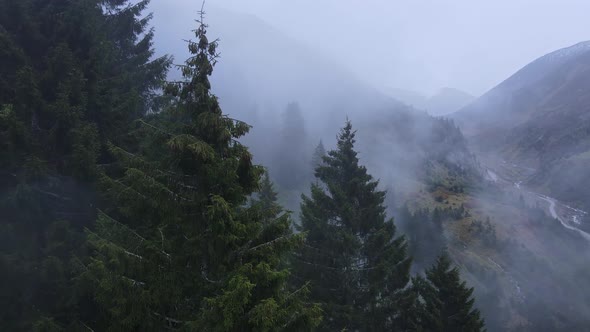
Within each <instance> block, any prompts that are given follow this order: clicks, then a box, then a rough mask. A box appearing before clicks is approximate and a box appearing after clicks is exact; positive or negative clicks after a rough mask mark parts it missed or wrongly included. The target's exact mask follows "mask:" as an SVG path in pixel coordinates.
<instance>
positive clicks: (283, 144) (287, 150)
mask: <svg viewBox="0 0 590 332" xmlns="http://www.w3.org/2000/svg"><path fill="white" fill-rule="evenodd" d="M306 140H307V132H306V129H305V118H304V117H303V113H302V111H301V107H300V106H299V104H298V103H296V102H293V103H289V104H288V105H287V108H286V109H285V112H284V113H283V125H282V128H281V135H280V139H279V141H278V145H277V147H276V151H275V162H274V163H273V166H274V168H273V174H274V179H275V180H276V182H277V184H278V185H279V186H280V187H281V188H283V189H286V190H295V189H300V188H302V187H303V184H304V183H305V182H307V176H308V175H309V173H308V169H309V166H308V165H309V159H308V158H309V152H310V151H309V149H308V145H307V143H306Z"/></svg>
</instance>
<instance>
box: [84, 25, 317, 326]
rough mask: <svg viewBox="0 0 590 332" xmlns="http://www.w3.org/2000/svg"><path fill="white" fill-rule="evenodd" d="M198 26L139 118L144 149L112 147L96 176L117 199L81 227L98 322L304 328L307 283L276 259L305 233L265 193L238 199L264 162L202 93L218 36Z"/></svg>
mask: <svg viewBox="0 0 590 332" xmlns="http://www.w3.org/2000/svg"><path fill="white" fill-rule="evenodd" d="M201 22H202V21H201ZM195 34H196V38H197V40H196V41H191V42H189V45H188V48H189V51H190V52H191V54H192V56H191V57H190V58H189V59H188V60H187V61H186V63H185V65H183V66H181V70H182V73H183V76H184V80H183V81H180V82H173V83H171V84H170V85H169V86H168V88H167V92H168V93H169V94H171V95H172V96H173V97H174V101H173V104H172V105H171V107H170V108H169V109H166V110H165V111H164V112H162V113H161V114H158V115H155V116H153V117H152V118H151V119H146V120H145V121H141V123H140V124H141V130H140V132H142V133H143V134H144V136H143V138H142V144H141V145H140V146H141V150H140V151H138V152H137V153H134V154H131V153H129V152H128V151H125V150H123V149H121V148H120V147H117V146H112V148H111V151H112V153H113V154H114V155H115V156H116V158H117V160H118V161H119V165H118V167H116V168H115V169H114V170H111V171H110V172H108V173H107V174H108V176H105V177H104V178H103V187H104V189H105V193H106V194H107V195H108V196H109V197H110V199H112V200H113V202H116V204H117V206H118V207H119V208H118V209H116V210H113V211H111V212H110V213H109V214H108V215H107V214H106V213H101V214H100V216H99V219H98V224H97V229H96V230H94V231H93V230H89V231H88V234H89V235H88V239H89V244H90V245H91V246H92V248H94V250H95V254H94V255H93V262H92V263H91V264H90V265H89V266H88V272H87V273H86V274H85V275H84V276H85V279H86V280H88V281H89V282H90V283H91V284H92V285H93V287H94V288H95V296H96V298H97V299H98V302H99V304H100V307H101V309H102V311H103V312H105V313H106V316H105V317H103V319H102V320H101V321H99V322H97V325H96V327H97V328H98V329H100V330H106V329H110V330H125V331H132V330H140V331H161V330H164V329H187V330H193V331H277V330H308V329H312V328H313V327H314V326H316V325H317V323H318V321H319V315H320V312H319V309H318V308H317V307H316V306H314V305H307V304H306V303H305V302H304V301H303V300H304V298H305V295H306V293H307V288H306V287H305V286H303V287H301V288H299V289H295V290H291V289H289V288H288V285H287V283H286V280H287V278H288V276H289V271H288V270H287V269H286V268H284V266H283V265H282V263H281V259H282V258H283V257H284V256H285V255H287V254H288V253H289V252H291V251H292V250H294V248H295V247H296V246H298V245H299V244H300V243H302V235H294V234H293V233H292V231H291V221H290V218H289V216H288V214H284V213H283V214H281V213H280V209H279V208H278V206H272V208H271V209H266V208H265V207H264V205H266V204H270V203H271V202H272V195H269V197H266V196H265V197H263V198H262V201H261V203H260V204H259V203H257V202H256V201H255V202H254V203H253V204H251V205H247V204H246V203H247V199H248V197H249V196H250V195H252V194H253V193H254V192H255V191H256V189H257V188H258V186H259V180H260V176H261V175H262V171H263V170H262V168H261V167H259V166H255V165H253V164H252V156H251V155H250V153H249V151H248V149H247V148H246V147H245V146H243V145H242V144H240V143H239V142H238V138H240V137H242V136H243V135H245V134H246V133H247V132H248V130H249V126H248V125H246V124H245V123H243V122H241V121H237V120H234V119H231V118H229V117H227V116H226V115H224V114H223V112H222V110H221V108H220V106H219V103H218V101H217V98H216V97H215V96H214V95H213V94H211V91H210V89H211V85H210V82H209V76H210V75H211V74H212V71H213V66H214V65H215V62H216V59H217V50H216V49H217V42H216V41H209V40H208V39H207V36H206V25H204V24H203V23H200V24H199V26H198V28H197V29H196V30H195ZM267 184H268V183H267ZM266 189H269V188H266ZM271 189H272V188H271ZM273 204H276V203H273Z"/></svg>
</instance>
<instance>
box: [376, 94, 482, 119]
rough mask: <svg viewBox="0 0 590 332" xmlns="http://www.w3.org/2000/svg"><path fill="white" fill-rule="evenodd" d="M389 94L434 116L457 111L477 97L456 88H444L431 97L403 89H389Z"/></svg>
mask: <svg viewBox="0 0 590 332" xmlns="http://www.w3.org/2000/svg"><path fill="white" fill-rule="evenodd" d="M387 94H388V95H390V96H392V97H393V98H395V99H397V100H399V101H401V102H403V103H405V104H406V105H409V106H412V107H414V108H416V109H419V110H425V111H426V112H428V114H430V115H433V116H441V115H447V114H450V113H453V112H456V111H458V110H460V109H462V108H463V107H465V106H466V105H468V104H469V103H471V102H472V101H473V100H474V99H475V97H474V96H472V95H470V94H469V93H467V92H465V91H461V90H459V89H455V88H442V89H440V90H439V91H437V92H436V93H435V94H434V95H432V96H430V97H426V96H424V95H421V94H420V93H418V92H414V91H408V90H403V89H390V90H387Z"/></svg>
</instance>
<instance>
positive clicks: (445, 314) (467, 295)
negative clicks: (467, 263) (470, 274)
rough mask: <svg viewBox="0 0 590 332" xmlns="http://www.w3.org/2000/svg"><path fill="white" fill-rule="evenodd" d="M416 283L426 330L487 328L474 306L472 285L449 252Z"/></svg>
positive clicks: (463, 331) (468, 331)
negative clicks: (467, 284)
mask: <svg viewBox="0 0 590 332" xmlns="http://www.w3.org/2000/svg"><path fill="white" fill-rule="evenodd" d="M414 285H415V286H416V289H417V290H418V293H419V294H420V297H421V299H422V300H421V308H422V309H421V311H422V315H421V317H422V324H421V325H422V327H423V330H425V331H441V332H454V331H458V332H479V331H485V329H484V321H483V319H482V318H481V314H480V312H479V310H477V309H475V308H474V305H473V304H474V299H473V296H472V295H473V288H469V287H467V286H466V284H465V282H464V281H462V280H461V277H460V275H459V269H457V268H456V267H452V265H451V261H450V259H449V257H448V256H447V255H446V254H443V255H441V256H439V257H438V259H437V260H436V263H435V264H434V265H433V266H432V267H431V268H430V269H427V270H426V279H424V278H422V277H416V278H415V279H414Z"/></svg>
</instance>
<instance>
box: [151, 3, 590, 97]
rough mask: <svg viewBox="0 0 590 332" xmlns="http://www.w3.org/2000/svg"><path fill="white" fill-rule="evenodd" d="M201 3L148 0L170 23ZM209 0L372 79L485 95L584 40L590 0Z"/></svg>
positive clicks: (589, 29)
mask: <svg viewBox="0 0 590 332" xmlns="http://www.w3.org/2000/svg"><path fill="white" fill-rule="evenodd" d="M200 3H201V1H199V0H166V1H163V0H153V4H152V10H154V12H155V15H156V20H155V23H156V24H162V22H163V21H165V24H174V22H170V20H169V19H166V18H163V17H158V13H159V12H160V11H161V8H162V7H164V6H166V7H168V10H167V11H168V12H170V10H171V9H172V8H171V7H178V10H180V11H184V12H186V11H187V10H189V11H196V9H197V8H198V7H200ZM207 5H208V6H209V7H210V8H214V6H221V7H225V8H228V9H231V10H234V11H238V12H246V13H250V14H254V15H255V16H257V17H259V18H261V19H262V20H264V21H266V22H268V23H269V24H270V25H272V26H274V27H276V28H277V29H279V30H281V31H283V32H285V33H287V34H288V35H290V36H292V37H294V38H296V39H298V40H300V41H302V42H304V43H306V44H308V45H310V46H311V47H312V48H314V49H317V50H319V51H320V52H321V53H322V54H323V55H325V56H328V57H329V58H330V59H332V60H333V61H335V62H336V63H338V64H340V65H343V66H345V67H346V68H348V69H349V70H351V71H352V72H353V73H355V74H356V75H358V76H359V78H361V79H362V80H364V81H366V82H369V83H371V84H372V85H374V86H375V87H377V88H380V89H382V90H387V89H388V88H403V89H408V90H414V91H418V92H421V93H424V94H431V93H433V92H434V91H436V90H438V89H439V88H441V87H445V86H448V87H455V88H459V89H462V90H464V91H467V92H469V93H472V94H476V95H478V94H482V93H483V92H485V91H486V90H488V89H490V88H492V87H493V86H495V85H496V84H498V83H499V82H500V81H502V80H503V79H505V78H507V77H508V76H509V75H510V74H512V73H514V72H515V71H516V70H518V69H519V68H521V67H522V66H524V65H526V64H527V63H529V62H530V61H532V60H534V59H535V58H537V57H539V56H541V55H543V54H545V53H548V52H550V51H553V50H556V49H558V48H561V47H565V46H569V45H571V44H575V43H577V42H579V41H583V40H588V39H590V20H589V19H588V15H590V1H588V0H495V1H475V0H429V1H428V0H393V1H392V0H389V1H387V0H363V1H358V0H357V1H353V0H292V1H286V0H249V1H245V0H208V2H207ZM209 14H210V15H214V10H213V11H211V10H210V11H209ZM227 24H232V22H227ZM156 28H157V27H156ZM236 29H240V27H236ZM167 30H170V29H169V27H168V29H167Z"/></svg>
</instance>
